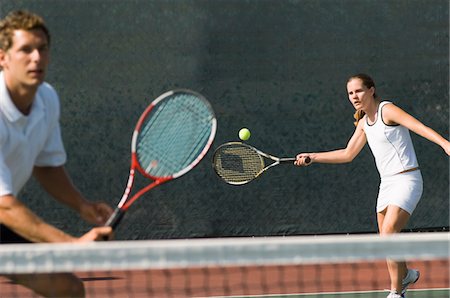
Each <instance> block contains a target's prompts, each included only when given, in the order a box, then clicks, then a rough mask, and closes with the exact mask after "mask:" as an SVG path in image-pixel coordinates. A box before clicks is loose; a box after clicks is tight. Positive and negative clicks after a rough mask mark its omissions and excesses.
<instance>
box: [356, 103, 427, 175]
mask: <svg viewBox="0 0 450 298" xmlns="http://www.w3.org/2000/svg"><path fill="white" fill-rule="evenodd" d="M390 103H391V102H389V101H382V102H381V103H380V104H379V106H378V112H377V116H376V120H375V123H373V124H371V125H370V124H369V123H368V119H367V116H366V121H365V123H364V132H365V133H366V137H367V142H368V143H369V147H370V150H372V153H373V156H374V157H375V163H376V165H377V169H378V172H379V173H380V177H386V176H391V175H394V174H397V173H400V172H402V171H405V170H409V169H412V168H416V167H418V166H419V164H418V162H417V157H416V153H415V151H414V146H413V143H412V140H411V136H410V134H409V130H408V129H407V128H406V127H404V126H401V125H398V124H397V125H386V124H385V123H384V122H383V114H382V113H383V107H384V106H385V105H387V104H390Z"/></svg>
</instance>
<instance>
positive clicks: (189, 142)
mask: <svg viewBox="0 0 450 298" xmlns="http://www.w3.org/2000/svg"><path fill="white" fill-rule="evenodd" d="M216 130H217V120H216V117H215V115H214V111H213V109H212V107H211V105H210V104H209V102H208V101H207V100H206V99H205V98H204V97H203V96H202V95H200V94H198V93H196V92H193V91H190V90H182V89H180V90H173V91H169V92H166V93H164V94H162V95H161V96H159V97H158V98H157V99H155V100H154V101H153V102H152V103H151V104H150V105H149V106H148V107H147V108H146V110H145V111H144V112H143V113H142V115H141V117H140V118H139V120H138V122H137V124H136V127H135V129H134V132H133V138H132V142H131V168H130V176H129V178H128V183H127V186H126V189H125V192H124V194H123V196H122V199H121V200H120V202H119V204H118V205H117V208H116V209H115V211H114V213H113V214H112V215H111V217H110V218H109V219H108V221H107V222H106V225H107V226H110V227H112V228H113V229H114V228H115V227H117V225H118V224H119V222H120V220H121V219H122V217H123V215H124V214H125V211H127V210H128V208H129V207H130V205H131V204H133V202H135V201H136V200H137V199H138V198H139V197H141V196H142V195H143V194H144V193H146V192H147V191H149V190H150V189H152V188H154V187H155V186H157V185H160V184H161V183H164V182H167V181H170V180H173V179H175V178H178V177H180V176H182V175H183V174H186V173H187V172H189V171H190V170H191V169H193V168H194V167H195V166H196V165H197V164H198V163H199V162H200V160H201V159H202V158H203V157H204V156H205V155H206V153H207V152H208V150H209V148H210V147H211V144H212V142H213V140H214V137H215V134H216ZM136 170H138V171H139V172H140V173H141V174H142V175H143V176H144V177H147V178H150V179H152V180H153V182H152V183H151V184H149V185H147V186H146V187H144V188H142V189H140V190H139V191H138V192H137V193H136V194H134V195H133V196H130V194H131V189H132V187H133V182H134V176H135V171H136Z"/></svg>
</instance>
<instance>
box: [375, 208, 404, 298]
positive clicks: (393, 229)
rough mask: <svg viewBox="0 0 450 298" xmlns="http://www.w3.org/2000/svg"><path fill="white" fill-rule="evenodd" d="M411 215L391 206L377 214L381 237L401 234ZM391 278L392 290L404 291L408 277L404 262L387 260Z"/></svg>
mask: <svg viewBox="0 0 450 298" xmlns="http://www.w3.org/2000/svg"><path fill="white" fill-rule="evenodd" d="M409 217H410V215H409V213H408V212H406V211H405V210H403V209H402V208H400V207H398V206H395V205H389V206H388V207H387V208H386V209H384V210H383V211H382V212H379V213H377V219H378V229H379V232H380V235H381V236H386V235H391V234H394V233H400V231H401V230H402V229H403V228H404V227H405V226H406V224H407V222H408V220H409ZM386 262H387V267H388V270H389V276H390V278H391V290H396V291H397V292H398V293H401V291H402V280H403V278H404V277H405V276H406V273H407V270H408V269H407V266H406V263H405V262H404V261H396V260H389V259H388V260H387V261H386Z"/></svg>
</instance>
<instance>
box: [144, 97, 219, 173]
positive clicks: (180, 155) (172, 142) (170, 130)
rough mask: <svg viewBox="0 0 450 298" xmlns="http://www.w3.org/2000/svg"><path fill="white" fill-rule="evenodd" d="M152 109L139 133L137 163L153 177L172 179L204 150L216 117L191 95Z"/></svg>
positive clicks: (208, 108) (171, 98)
mask: <svg viewBox="0 0 450 298" xmlns="http://www.w3.org/2000/svg"><path fill="white" fill-rule="evenodd" d="M153 110H154V111H152V112H151V113H150V115H149V116H148V118H147V119H146V121H147V122H144V124H143V127H142V130H141V132H140V133H139V137H138V142H137V149H136V152H137V155H138V160H139V163H140V164H141V167H142V168H143V169H144V170H145V171H146V172H147V173H148V174H150V175H153V176H158V177H163V176H171V175H173V174H175V173H177V172H179V171H181V170H182V169H184V168H186V167H187V166H189V165H190V164H191V163H192V162H193V161H194V160H195V159H196V158H197V157H198V156H199V154H200V153H201V152H202V150H203V149H204V148H205V145H206V144H207V142H208V140H209V137H210V135H211V130H212V127H211V120H212V118H213V117H214V115H213V113H212V111H211V109H210V107H209V105H207V104H206V103H205V102H204V101H202V100H199V99H198V98H197V97H196V96H194V95H190V94H174V95H173V96H172V97H170V98H168V99H166V100H163V101H161V102H160V103H159V104H158V105H157V106H155V107H154V109H153Z"/></svg>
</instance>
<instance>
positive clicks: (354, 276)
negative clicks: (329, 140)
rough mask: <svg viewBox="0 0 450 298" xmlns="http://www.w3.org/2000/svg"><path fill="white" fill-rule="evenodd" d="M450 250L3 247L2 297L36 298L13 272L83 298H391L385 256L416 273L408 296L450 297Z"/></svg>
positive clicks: (345, 245)
mask: <svg viewBox="0 0 450 298" xmlns="http://www.w3.org/2000/svg"><path fill="white" fill-rule="evenodd" d="M449 244H450V234H449V233H405V234H399V235H395V236H386V237H380V236H378V235H335V236H289V237H255V238H215V239H186V240H184V239H183V240H150V241H110V242H95V243H88V244H78V245H75V244H64V243H63V244H17V245H16V244H9V245H0V274H1V275H2V277H0V297H39V296H38V295H37V294H35V293H33V292H32V291H30V290H28V289H27V288H26V287H24V286H22V285H19V284H18V283H17V282H14V281H12V280H11V279H9V278H8V277H7V276H11V274H15V275H17V274H32V276H33V279H36V280H37V279H39V278H40V277H41V276H44V275H45V274H48V273H51V274H53V273H59V272H71V273H74V274H75V275H76V276H77V277H78V278H79V279H80V280H81V281H82V283H83V285H84V288H85V292H86V297H224V296H226V297H229V296H232V297H249V296H250V297H255V296H256V297H291V298H292V297H341V298H343V297H361V298H363V297H386V296H387V294H388V292H387V291H386V290H385V289H388V288H390V280H389V274H388V270H387V266H386V263H385V259H386V258H389V259H393V260H406V261H407V262H408V265H409V266H410V267H411V268H416V269H419V270H420V272H421V277H420V279H419V281H418V282H417V283H416V284H413V285H412V286H410V288H409V289H408V292H407V297H409V298H410V297H449V296H450V295H449V293H450V292H449V283H450V278H449V258H450V257H449V254H450V248H449ZM19 276H21V275H19ZM285 295H286V296H285Z"/></svg>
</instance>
